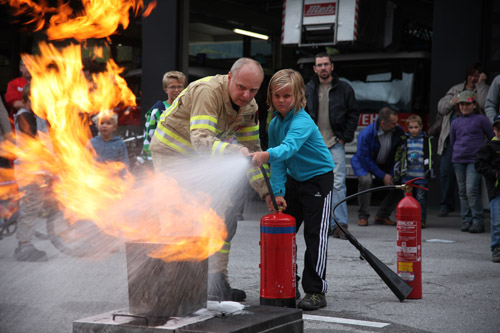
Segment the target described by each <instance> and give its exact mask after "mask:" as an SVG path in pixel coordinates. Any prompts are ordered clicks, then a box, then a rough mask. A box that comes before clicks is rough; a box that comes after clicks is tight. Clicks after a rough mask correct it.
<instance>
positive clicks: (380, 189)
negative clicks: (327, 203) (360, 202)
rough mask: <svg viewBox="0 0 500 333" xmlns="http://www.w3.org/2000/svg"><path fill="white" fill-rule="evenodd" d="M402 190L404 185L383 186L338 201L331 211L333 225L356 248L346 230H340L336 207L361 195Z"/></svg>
mask: <svg viewBox="0 0 500 333" xmlns="http://www.w3.org/2000/svg"><path fill="white" fill-rule="evenodd" d="M404 188H405V185H384V186H379V187H374V188H370V189H368V190H364V191H361V192H358V193H354V194H352V195H350V196H348V197H346V198H344V199H343V200H340V201H339V202H337V204H336V205H335V206H333V209H332V217H333V220H334V221H335V224H336V225H337V227H338V228H340V230H341V231H342V232H343V233H344V235H346V238H347V239H348V240H349V241H350V242H351V243H352V244H353V245H354V246H356V245H355V244H354V243H357V244H359V242H358V241H357V239H356V238H354V237H353V236H352V235H351V234H350V233H349V232H348V231H346V230H344V228H342V226H341V223H339V221H338V220H337V219H336V218H335V209H337V207H338V206H340V205H341V204H342V203H344V202H346V201H348V200H351V199H354V198H357V197H359V196H360V195H363V194H367V193H370V192H376V191H383V190H393V189H404Z"/></svg>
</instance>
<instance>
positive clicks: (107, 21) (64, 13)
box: [0, 0, 156, 41]
mask: <svg viewBox="0 0 500 333" xmlns="http://www.w3.org/2000/svg"><path fill="white" fill-rule="evenodd" d="M0 3H2V4H3V3H8V4H9V5H10V6H11V7H12V8H13V9H14V10H15V14H16V15H20V14H25V15H30V16H32V19H31V20H30V21H29V22H27V23H34V24H35V26H36V28H35V30H41V29H42V28H43V27H44V26H45V25H46V20H47V18H46V16H47V15H48V14H52V16H51V17H50V19H49V22H48V27H47V36H48V37H49V39H51V40H60V39H66V38H74V39H76V40H80V41H81V40H85V39H89V38H105V37H108V36H109V35H111V34H113V33H115V32H116V30H117V29H118V27H119V26H120V25H121V26H122V27H123V29H126V28H127V27H128V24H129V14H130V12H132V13H133V14H134V15H137V14H138V13H139V12H140V11H141V10H142V8H143V6H144V5H143V1H142V0H83V1H82V6H83V9H82V10H81V11H80V12H78V13H75V11H74V10H73V8H71V6H70V4H69V2H66V3H61V4H60V5H59V6H58V7H56V8H54V7H49V6H48V5H47V2H46V1H43V0H42V1H38V2H35V1H33V0H0ZM154 7H156V1H152V2H151V3H150V4H149V5H148V7H147V8H146V9H145V10H144V16H147V15H149V13H151V10H152V9H153V8H154Z"/></svg>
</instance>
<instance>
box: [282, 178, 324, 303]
mask: <svg viewBox="0 0 500 333" xmlns="http://www.w3.org/2000/svg"><path fill="white" fill-rule="evenodd" d="M332 189H333V172H328V173H325V174H323V175H319V176H316V177H313V178H311V179H309V180H307V181H305V182H298V181H296V180H294V179H292V178H291V177H288V180H287V182H286V194H285V200H286V203H287V209H286V211H285V213H287V214H290V215H292V216H293V217H295V219H296V223H297V231H298V230H299V228H300V226H301V225H302V222H304V239H305V242H306V252H305V257H304V272H303V275H302V287H303V288H304V291H305V292H306V293H326V292H327V290H328V283H327V282H326V280H325V277H326V257H327V250H328V226H329V224H330V214H331V210H332V206H331V204H332Z"/></svg>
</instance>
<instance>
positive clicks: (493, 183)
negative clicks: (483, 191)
mask: <svg viewBox="0 0 500 333" xmlns="http://www.w3.org/2000/svg"><path fill="white" fill-rule="evenodd" d="M493 132H494V133H495V137H494V138H493V139H492V140H491V141H488V142H487V143H486V144H485V145H484V146H483V147H481V149H479V151H478V152H477V155H476V163H475V167H476V170H477V171H478V172H479V173H480V174H482V175H483V176H484V178H486V185H487V187H488V197H489V199H490V215H491V252H492V254H491V260H492V261H493V262H500V178H499V177H498V176H499V175H498V173H499V171H500V115H497V116H495V118H494V119H493Z"/></svg>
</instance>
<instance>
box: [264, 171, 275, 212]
mask: <svg viewBox="0 0 500 333" xmlns="http://www.w3.org/2000/svg"><path fill="white" fill-rule="evenodd" d="M260 172H262V176H263V177H264V181H265V182H266V185H267V189H268V191H269V195H270V196H271V201H272V202H273V206H274V210H275V211H277V212H278V211H279V207H278V203H277V202H276V198H275V197H274V193H273V188H272V187H271V182H270V181H269V177H268V176H267V172H266V169H264V166H262V165H261V166H260Z"/></svg>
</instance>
